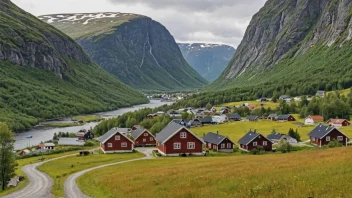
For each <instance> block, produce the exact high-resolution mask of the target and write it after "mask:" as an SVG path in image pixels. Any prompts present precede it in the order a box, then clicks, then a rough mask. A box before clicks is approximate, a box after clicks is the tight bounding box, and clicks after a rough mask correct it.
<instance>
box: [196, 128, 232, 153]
mask: <svg viewBox="0 0 352 198" xmlns="http://www.w3.org/2000/svg"><path fill="white" fill-rule="evenodd" d="M203 140H204V142H205V145H206V147H207V148H208V149H212V150H214V151H219V152H233V146H234V143H233V142H232V141H231V140H230V139H229V138H228V137H226V136H222V135H219V133H218V132H217V133H212V132H209V133H207V134H206V135H205V136H204V137H203Z"/></svg>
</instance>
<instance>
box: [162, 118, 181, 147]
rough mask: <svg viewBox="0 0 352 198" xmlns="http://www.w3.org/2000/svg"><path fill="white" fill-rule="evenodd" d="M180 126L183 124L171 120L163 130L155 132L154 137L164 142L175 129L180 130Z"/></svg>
mask: <svg viewBox="0 0 352 198" xmlns="http://www.w3.org/2000/svg"><path fill="white" fill-rule="evenodd" d="M182 127H184V126H182V125H180V124H177V123H174V122H171V123H170V124H168V125H167V126H166V127H165V128H164V129H163V130H161V131H160V132H159V133H157V134H156V138H155V139H156V140H158V141H159V142H164V141H165V140H166V139H167V138H169V137H170V136H171V135H172V134H174V133H175V132H176V131H178V130H180V129H181V128H182Z"/></svg>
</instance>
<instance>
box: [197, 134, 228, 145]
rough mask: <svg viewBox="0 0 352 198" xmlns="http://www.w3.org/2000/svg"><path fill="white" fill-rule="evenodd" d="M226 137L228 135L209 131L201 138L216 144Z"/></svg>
mask: <svg viewBox="0 0 352 198" xmlns="http://www.w3.org/2000/svg"><path fill="white" fill-rule="evenodd" d="M226 138H228V137H226V136H223V135H219V134H217V133H213V132H209V133H207V134H206V135H205V136H204V137H203V140H204V141H205V142H207V143H212V144H216V145H218V144H220V143H221V142H222V141H223V140H224V139H226ZM229 140H230V139H229ZM230 141H231V140H230ZM231 142H232V141H231Z"/></svg>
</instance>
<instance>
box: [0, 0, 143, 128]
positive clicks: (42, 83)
mask: <svg viewBox="0 0 352 198" xmlns="http://www.w3.org/2000/svg"><path fill="white" fill-rule="evenodd" d="M0 66H1V67H0V121H4V122H7V123H8V125H9V126H10V127H11V128H12V129H13V130H14V131H22V130H26V129H29V128H30V127H31V126H33V125H35V124H36V123H38V121H40V120H43V119H50V118H57V117H65V116H70V115H77V114H82V113H91V112H97V111H106V110H113V109H117V108H120V107H124V106H131V105H133V104H139V103H146V102H147V99H146V98H145V97H144V96H143V95H142V94H141V93H139V92H138V91H135V90H133V89H131V88H129V87H128V86H126V85H124V84H122V83H121V82H120V81H118V80H117V79H116V78H115V77H113V76H112V75H110V74H108V73H106V72H105V71H104V70H102V69H101V68H100V67H99V66H98V65H96V64H95V63H93V62H92V61H91V59H90V58H89V57H88V56H87V55H86V54H85V53H84V51H83V50H82V49H81V48H80V47H79V46H78V45H77V44H76V43H75V42H74V41H73V40H72V39H71V38H69V37H68V36H66V35H64V34H63V33H61V32H60V31H58V30H57V29H55V28H54V27H52V26H50V25H48V24H46V23H44V22H42V21H41V20H39V19H37V18H36V17H34V16H32V15H30V14H29V13H27V12H25V11H23V10H21V9H20V8H18V7H17V6H15V5H14V4H13V3H11V2H10V1H9V0H2V1H0Z"/></svg>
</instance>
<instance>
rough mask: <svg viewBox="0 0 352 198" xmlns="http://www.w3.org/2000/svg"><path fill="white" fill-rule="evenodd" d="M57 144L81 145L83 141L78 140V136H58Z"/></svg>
mask: <svg viewBox="0 0 352 198" xmlns="http://www.w3.org/2000/svg"><path fill="white" fill-rule="evenodd" d="M58 145H66V146H83V145H84V141H81V140H78V138H60V139H59V142H58Z"/></svg>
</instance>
